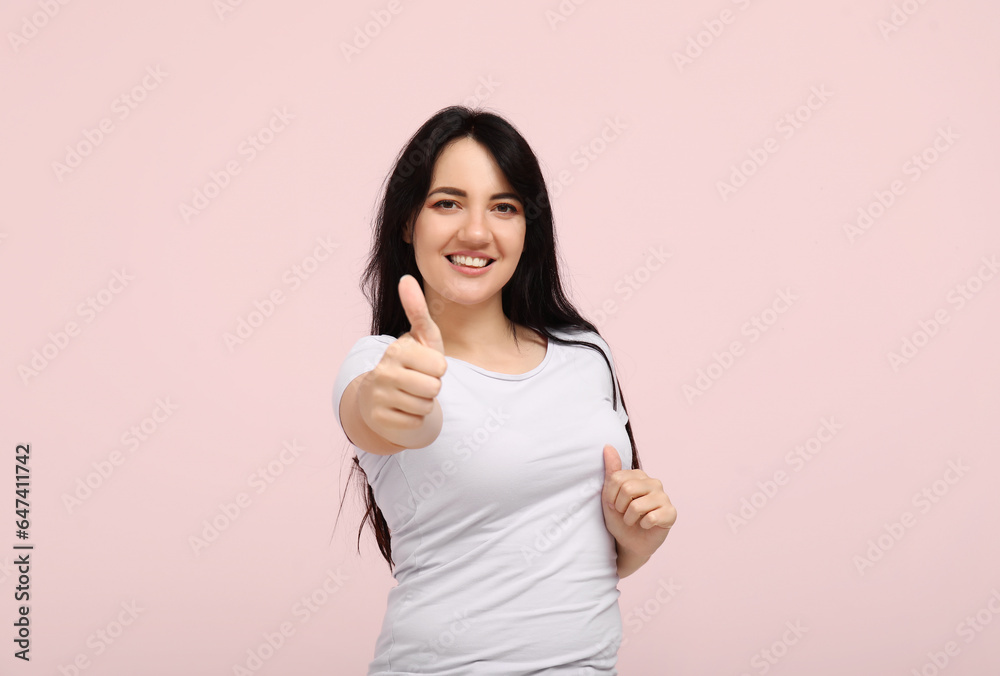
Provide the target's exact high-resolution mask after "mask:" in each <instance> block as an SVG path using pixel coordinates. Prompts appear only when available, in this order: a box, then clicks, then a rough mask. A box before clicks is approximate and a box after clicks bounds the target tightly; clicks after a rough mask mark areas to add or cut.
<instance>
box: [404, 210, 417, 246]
mask: <svg viewBox="0 0 1000 676" xmlns="http://www.w3.org/2000/svg"><path fill="white" fill-rule="evenodd" d="M415 221H416V216H410V218H409V219H407V221H406V225H405V226H404V227H403V241H404V242H406V243H407V244H411V245H412V244H413V224H414V222H415Z"/></svg>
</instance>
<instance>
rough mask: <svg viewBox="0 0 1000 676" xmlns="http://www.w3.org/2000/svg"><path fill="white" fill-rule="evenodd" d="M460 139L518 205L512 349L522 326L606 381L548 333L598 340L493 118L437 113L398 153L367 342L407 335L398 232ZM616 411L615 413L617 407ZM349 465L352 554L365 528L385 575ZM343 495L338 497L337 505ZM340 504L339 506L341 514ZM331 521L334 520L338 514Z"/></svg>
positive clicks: (368, 287)
mask: <svg viewBox="0 0 1000 676" xmlns="http://www.w3.org/2000/svg"><path fill="white" fill-rule="evenodd" d="M463 137H468V138H471V139H473V140H474V141H477V142H478V143H479V144H480V145H482V146H484V147H485V148H486V149H487V150H488V151H489V153H490V154H491V155H492V156H493V159H494V161H495V162H496V163H497V165H498V166H499V167H500V170H501V171H502V172H503V174H504V176H505V177H506V178H507V181H508V183H510V185H511V187H513V188H514V191H515V192H516V193H517V194H518V195H519V196H520V197H521V203H522V204H523V205H524V215H525V234H524V247H523V251H522V253H521V258H520V260H519V261H518V264H517V268H516V269H515V270H514V274H513V276H512V277H511V278H510V280H509V281H508V282H507V284H506V285H505V286H504V287H503V290H502V291H501V298H502V304H503V313H504V315H505V316H506V318H507V322H508V326H509V328H510V330H511V333H512V334H513V336H514V341H515V344H516V343H517V332H516V331H515V330H514V326H515V324H520V325H522V326H527V327H528V328H531V329H534V330H535V331H537V332H538V333H540V334H542V335H544V336H545V337H547V338H548V339H549V340H550V341H554V342H557V343H560V344H563V345H582V346H585V347H588V348H591V349H594V350H596V351H597V352H598V353H599V354H600V355H601V356H602V357H604V361H605V362H608V372H609V374H611V373H613V371H612V370H611V363H610V362H609V361H608V356H607V355H605V354H604V351H603V350H602V349H601V348H600V347H598V346H596V345H593V344H591V343H589V342H586V341H576V340H568V339H563V338H559V337H556V336H554V335H552V333H551V332H550V329H562V330H564V331H565V330H567V329H568V330H570V331H571V332H572V331H593V332H594V333H597V334H598V335H600V333H599V332H598V331H597V328H596V327H595V326H594V325H593V324H591V323H590V322H589V321H587V320H586V319H584V318H583V317H582V316H581V315H580V313H579V312H577V310H576V308H574V307H573V304H572V303H571V302H570V301H569V300H568V299H567V298H566V295H565V294H564V293H563V289H562V282H561V281H560V279H559V266H558V264H557V257H556V245H555V233H554V231H553V226H552V206H551V205H550V204H549V194H548V191H547V190H546V188H545V179H544V177H543V176H542V171H541V168H540V167H539V165H538V159H537V158H536V157H535V154H534V152H532V150H531V148H530V147H529V146H528V142H527V141H526V140H525V139H524V137H523V136H521V134H520V133H519V132H518V131H517V130H516V129H515V128H514V127H513V125H511V124H510V123H509V122H507V121H506V120H504V119H503V118H502V117H500V116H498V115H495V114H493V113H489V112H485V111H482V110H478V109H477V110H473V109H470V108H466V107H464V106H450V107H448V108H444V109H442V110H439V111H438V112H437V113H435V114H434V116H433V117H431V118H430V119H429V120H427V121H426V122H425V123H424V124H423V125H422V126H421V127H420V129H418V130H417V132H416V133H415V134H414V135H413V136H412V137H411V138H410V140H409V141H408V142H407V144H406V146H405V147H404V148H403V149H402V150H401V151H400V153H399V155H398V156H397V158H396V163H395V166H394V167H393V168H392V171H391V173H390V174H389V176H388V177H387V184H386V183H383V185H384V186H385V192H384V194H383V197H382V200H381V203H380V205H379V208H378V212H377V214H376V216H375V223H374V232H373V235H372V249H371V252H370V254H369V257H368V265H367V267H366V269H365V272H364V274H363V275H362V278H361V290H362V292H363V293H364V295H365V297H366V298H367V299H368V302H369V304H370V305H371V308H372V323H371V335H373V336H377V335H389V336H395V337H397V338H398V337H399V336H401V335H403V334H404V333H406V332H407V331H409V330H410V324H409V321H408V320H407V318H406V313H405V311H404V310H403V305H402V302H401V301H400V299H399V279H400V277H402V276H403V275H405V274H411V275H413V276H414V277H415V278H416V279H417V281H418V282H420V285H421V288H423V277H422V276H421V275H420V270H419V269H417V263H416V258H415V257H414V254H413V246H412V244H407V243H406V242H405V241H404V240H403V232H404V230H405V229H406V228H408V227H410V226H411V225H412V224H413V222H414V220H415V219H416V216H417V214H418V213H419V212H420V209H421V208H422V206H423V202H424V200H425V199H426V196H427V191H428V190H430V183H431V176H432V173H433V171H434V164H435V162H436V161H437V158H438V155H439V154H440V153H441V151H442V150H443V149H444V147H445V146H447V145H448V144H449V143H450V142H452V141H455V140H457V139H460V138H463ZM411 241H412V240H411ZM602 338H603V337H602ZM616 380H617V379H615V378H613V377H612V388H617V392H618V395H619V397H618V398H620V399H621V403H622V408H624V409H625V412H626V414H627V413H628V407H627V406H625V397H624V396H623V395H622V393H621V385H620V383H618V382H616ZM615 410H618V409H617V401H615ZM625 430H626V431H627V432H628V438H629V443H630V444H631V446H632V469H639V468H640V466H639V454H638V452H637V451H636V447H635V439H634V438H633V436H632V425H631V421H629V422H627V423H625ZM353 461H354V464H353V466H352V467H351V474H350V476H348V480H347V483H348V485H350V482H351V478H352V477H355V476H356V477H357V480H358V486H359V488H360V489H361V491H362V493H363V494H364V496H365V505H366V508H367V509H366V511H365V514H364V517H363V518H362V519H361V525H360V526H359V527H358V553H360V552H361V533H362V532H363V530H364V527H365V524H366V523H371V525H372V529H373V530H374V532H375V539H376V541H377V542H378V547H379V550H380V551H381V552H382V556H383V557H385V560H386V561H387V562H388V563H389V570H390V571H391V570H392V568H393V566H394V564H393V561H392V547H391V542H390V536H391V533H390V531H389V526H388V525H387V524H386V521H385V518H384V517H383V515H382V510H381V509H379V506H378V505H377V504H376V503H375V493H374V492H373V491H372V488H371V485H370V484H369V483H368V476H367V474H365V471H364V469H362V467H361V465H360V464H359V463H358V457H357V455H355V456H354V457H353ZM346 495H347V493H346V491H345V493H344V497H346ZM344 497H341V499H340V507H341V509H343V506H344ZM337 518H338V520H339V518H340V517H339V513H338V517H337ZM334 528H336V524H334Z"/></svg>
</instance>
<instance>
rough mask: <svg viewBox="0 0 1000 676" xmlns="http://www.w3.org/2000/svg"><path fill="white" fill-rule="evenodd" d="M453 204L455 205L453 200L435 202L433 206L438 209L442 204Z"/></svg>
mask: <svg viewBox="0 0 1000 676" xmlns="http://www.w3.org/2000/svg"><path fill="white" fill-rule="evenodd" d="M454 203H455V200H440V201H438V202H435V203H434V206H436V207H439V206H441V205H442V204H454ZM446 211H451V210H450V209H446Z"/></svg>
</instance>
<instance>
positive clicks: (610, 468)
mask: <svg viewBox="0 0 1000 676" xmlns="http://www.w3.org/2000/svg"><path fill="white" fill-rule="evenodd" d="M621 468H622V459H621V456H619V455H618V450H617V449H616V448H615V447H614V446H612V445H611V444H604V478H605V479H608V478H609V477H610V476H611V475H612V474H614V473H615V472H617V471H619V470H620V469H621Z"/></svg>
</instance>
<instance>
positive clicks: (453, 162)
mask: <svg viewBox="0 0 1000 676" xmlns="http://www.w3.org/2000/svg"><path fill="white" fill-rule="evenodd" d="M440 185H448V186H450V187H453V188H462V189H466V190H469V191H470V192H472V191H475V190H476V189H477V188H482V189H483V190H493V189H496V188H500V189H503V190H508V191H509V190H511V187H510V184H509V183H508V181H507V178H506V177H505V176H504V175H503V172H502V171H501V170H500V167H499V166H498V165H497V163H496V161H495V160H494V159H493V156H492V155H491V154H490V152H489V150H487V149H486V148H485V147H484V146H482V145H480V144H479V142H477V141H475V140H473V139H471V138H469V137H467V136H463V137H462V138H460V139H456V140H455V141H452V142H451V143H449V144H448V145H446V146H445V147H444V148H443V149H442V150H441V153H440V154H439V155H438V158H437V162H435V163H434V171H433V173H432V176H431V188H432V189H433V188H435V187H437V186H440Z"/></svg>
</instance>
